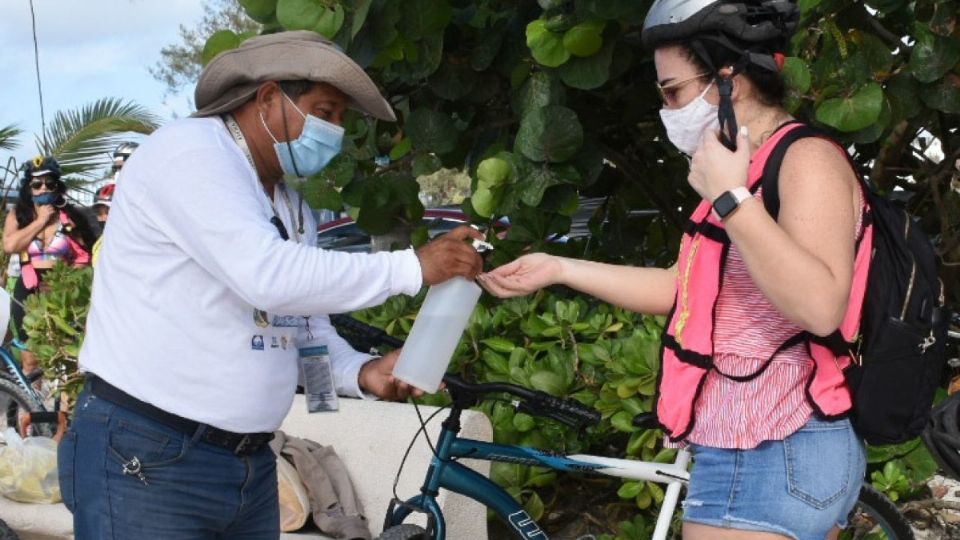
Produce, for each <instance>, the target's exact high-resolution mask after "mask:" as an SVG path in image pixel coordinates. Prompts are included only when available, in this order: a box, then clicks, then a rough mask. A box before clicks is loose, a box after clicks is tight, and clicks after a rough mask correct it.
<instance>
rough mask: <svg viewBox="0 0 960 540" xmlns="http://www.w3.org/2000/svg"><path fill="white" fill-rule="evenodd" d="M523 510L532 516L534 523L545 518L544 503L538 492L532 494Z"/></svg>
mask: <svg viewBox="0 0 960 540" xmlns="http://www.w3.org/2000/svg"><path fill="white" fill-rule="evenodd" d="M523 508H524V510H526V511H527V513H528V514H530V517H531V518H533V520H534V521H538V520H540V519H541V518H543V501H542V500H541V499H540V495H537V493H536V492H531V493H530V498H529V499H527V502H526V503H524V505H523Z"/></svg>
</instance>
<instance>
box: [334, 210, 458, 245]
mask: <svg viewBox="0 0 960 540" xmlns="http://www.w3.org/2000/svg"><path fill="white" fill-rule="evenodd" d="M421 223H422V224H423V225H426V227H427V235H428V236H429V237H430V238H433V237H435V236H439V235H441V234H444V233H447V232H450V231H451V230H453V229H455V228H457V227H458V226H460V225H464V224H467V223H469V220H468V219H467V216H466V215H464V214H463V212H460V211H459V210H449V209H443V208H429V209H427V210H425V211H424V213H423V220H422V222H421ZM317 246H318V247H321V248H323V249H332V250H336V251H346V252H350V253H368V252H370V235H369V234H368V233H367V232H366V231H364V230H363V229H361V228H360V227H358V226H357V224H356V222H354V221H353V218H351V217H342V218H339V219H335V220H333V221H328V222H326V223H323V224H321V225H319V226H318V227H317Z"/></svg>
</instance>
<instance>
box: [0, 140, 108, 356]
mask: <svg viewBox="0 0 960 540" xmlns="http://www.w3.org/2000/svg"><path fill="white" fill-rule="evenodd" d="M66 190H67V186H66V184H64V183H63V181H62V180H61V179H60V164H59V163H57V160H56V159H54V158H52V157H43V156H37V157H36V158H34V159H33V160H32V161H30V162H28V163H26V164H25V165H24V167H23V177H22V178H21V183H20V198H19V200H18V201H17V205H16V207H15V208H14V211H13V212H9V213H8V214H7V218H6V222H5V224H4V227H3V249H4V251H6V252H7V253H9V254H11V256H15V257H18V259H19V261H20V277H19V278H18V279H17V283H16V285H15V286H14V291H13V298H14V300H15V302H14V303H13V306H11V308H10V311H11V316H12V319H13V324H14V329H15V331H16V333H17V339H18V340H19V341H20V342H21V343H23V342H26V341H27V336H26V332H25V331H24V328H23V316H24V309H23V303H24V302H25V300H26V298H27V297H28V296H29V295H31V294H33V293H35V292H37V291H38V290H40V289H41V287H42V285H43V274H44V273H45V272H47V271H48V270H50V269H51V268H53V266H54V265H55V264H57V263H58V262H63V263H66V264H69V265H71V266H86V265H88V264H90V248H91V246H93V244H94V243H95V242H96V238H97V237H96V232H95V230H94V228H93V227H92V226H91V224H90V223H89V222H88V220H87V218H86V216H85V215H84V213H83V212H82V211H81V209H80V208H79V207H78V206H75V205H73V204H70V203H68V202H67V200H66ZM20 359H21V362H22V364H23V366H22V367H23V371H24V373H27V374H32V373H33V372H35V371H36V370H37V368H38V365H37V359H36V357H35V356H34V355H33V353H31V352H30V351H28V350H24V351H22V353H21V355H20Z"/></svg>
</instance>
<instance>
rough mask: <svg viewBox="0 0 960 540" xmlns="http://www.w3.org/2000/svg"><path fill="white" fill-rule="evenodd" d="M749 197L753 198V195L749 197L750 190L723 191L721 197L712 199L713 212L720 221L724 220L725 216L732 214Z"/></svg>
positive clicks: (741, 188) (742, 188) (740, 188)
mask: <svg viewBox="0 0 960 540" xmlns="http://www.w3.org/2000/svg"><path fill="white" fill-rule="evenodd" d="M750 197H753V195H751V194H750V190H748V189H747V188H745V187H738V188H734V189H731V190H730V191H725V192H724V193H723V194H722V195H720V196H719V197H717V198H716V199H714V201H713V211H714V212H716V213H717V216H719V217H720V219H721V220H723V219H726V218H727V216H729V215H730V214H732V213H734V211H736V209H737V208H740V203H742V202H743V201H745V200H747V199H749V198H750Z"/></svg>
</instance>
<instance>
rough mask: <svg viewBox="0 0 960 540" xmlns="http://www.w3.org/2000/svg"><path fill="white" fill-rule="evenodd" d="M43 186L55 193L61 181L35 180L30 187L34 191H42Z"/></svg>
mask: <svg viewBox="0 0 960 540" xmlns="http://www.w3.org/2000/svg"><path fill="white" fill-rule="evenodd" d="M43 186H47V189H49V190H51V191H53V190H56V189H57V188H59V187H60V181H59V180H33V181H31V182H30V187H31V188H32V189H40V188H41V187H43Z"/></svg>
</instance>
